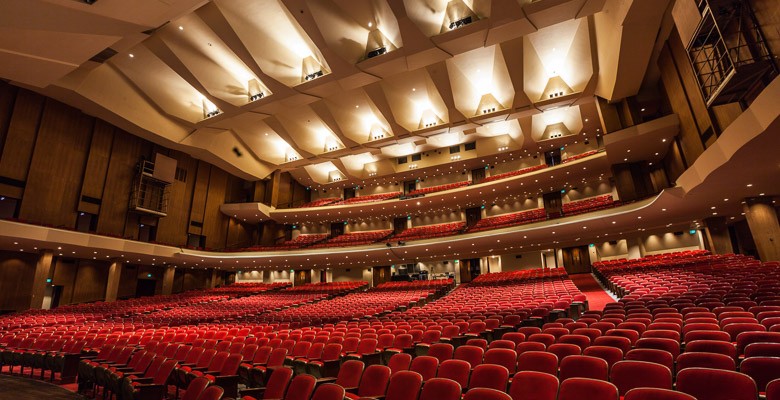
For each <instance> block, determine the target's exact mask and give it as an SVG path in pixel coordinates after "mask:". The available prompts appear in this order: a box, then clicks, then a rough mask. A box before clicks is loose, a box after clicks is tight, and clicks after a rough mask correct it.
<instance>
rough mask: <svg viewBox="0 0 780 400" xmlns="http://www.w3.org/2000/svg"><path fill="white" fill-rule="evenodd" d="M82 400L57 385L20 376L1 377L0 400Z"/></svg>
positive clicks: (79, 396)
mask: <svg viewBox="0 0 780 400" xmlns="http://www.w3.org/2000/svg"><path fill="white" fill-rule="evenodd" d="M33 399H35V400H44V399H45V400H82V399H84V397H83V396H81V395H78V394H76V393H73V392H71V391H70V390H67V389H64V388H62V387H59V386H57V385H53V384H51V383H48V382H43V381H40V380H35V379H27V378H22V377H19V376H9V375H0V400H33Z"/></svg>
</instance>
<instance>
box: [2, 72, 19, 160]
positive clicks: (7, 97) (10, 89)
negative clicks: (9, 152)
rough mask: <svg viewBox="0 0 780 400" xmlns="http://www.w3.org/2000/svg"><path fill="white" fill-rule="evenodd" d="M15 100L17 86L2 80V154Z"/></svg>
mask: <svg viewBox="0 0 780 400" xmlns="http://www.w3.org/2000/svg"><path fill="white" fill-rule="evenodd" d="M15 100H16V86H11V85H9V84H7V83H5V82H0V154H3V143H5V135H6V134H7V133H8V125H9V124H10V123H11V115H13V112H14V101H15Z"/></svg>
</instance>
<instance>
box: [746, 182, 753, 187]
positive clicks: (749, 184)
mask: <svg viewBox="0 0 780 400" xmlns="http://www.w3.org/2000/svg"><path fill="white" fill-rule="evenodd" d="M745 186H747V187H753V184H752V183H748V184H747V185H745Z"/></svg>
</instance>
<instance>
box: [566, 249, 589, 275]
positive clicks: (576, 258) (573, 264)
mask: <svg viewBox="0 0 780 400" xmlns="http://www.w3.org/2000/svg"><path fill="white" fill-rule="evenodd" d="M562 255H563V267H564V268H565V269H566V272H567V273H568V274H570V275H573V274H589V273H590V271H591V266H590V252H589V251H588V246H577V247H567V248H565V249H562Z"/></svg>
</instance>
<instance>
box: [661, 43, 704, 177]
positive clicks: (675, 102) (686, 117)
mask: <svg viewBox="0 0 780 400" xmlns="http://www.w3.org/2000/svg"><path fill="white" fill-rule="evenodd" d="M658 64H659V68H660V70H661V79H662V81H663V84H664V89H665V90H666V94H667V96H668V97H669V103H670V104H671V106H672V110H673V111H674V112H675V113H676V114H677V116H678V117H679V118H680V143H681V145H682V151H683V153H684V155H685V160H687V161H688V164H689V165H690V164H692V163H693V162H694V161H696V159H697V158H699V156H700V155H701V153H703V152H704V145H702V142H701V137H700V136H699V131H698V128H697V127H696V119H695V118H694V116H693V112H692V111H691V108H690V106H689V104H688V100H687V99H686V95H685V89H683V84H682V82H680V77H679V75H678V73H677V68H676V66H675V64H674V60H673V59H672V54H671V51H670V50H669V46H668V45H666V46H664V48H663V50H662V51H661V56H660V57H659V59H658Z"/></svg>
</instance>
